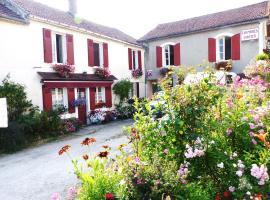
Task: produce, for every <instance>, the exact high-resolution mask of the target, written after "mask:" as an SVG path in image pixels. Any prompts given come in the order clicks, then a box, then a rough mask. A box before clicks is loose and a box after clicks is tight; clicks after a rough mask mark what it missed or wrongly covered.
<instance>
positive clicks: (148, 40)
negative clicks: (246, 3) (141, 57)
mask: <svg viewBox="0 0 270 200" xmlns="http://www.w3.org/2000/svg"><path fill="white" fill-rule="evenodd" d="M263 19H269V17H268V16H265V17H262V18H258V19H255V20H251V21H246V22H239V23H235V24H230V25H220V26H216V27H213V28H207V29H201V30H196V31H190V32H185V33H175V34H171V35H166V36H161V37H154V38H150V39H146V40H137V41H138V42H139V43H147V42H153V41H156V40H160V39H168V38H172V37H180V36H186V35H191V34H195V33H203V32H207V31H212V30H218V29H220V28H228V27H235V26H239V25H247V24H252V23H256V22H260V20H263Z"/></svg>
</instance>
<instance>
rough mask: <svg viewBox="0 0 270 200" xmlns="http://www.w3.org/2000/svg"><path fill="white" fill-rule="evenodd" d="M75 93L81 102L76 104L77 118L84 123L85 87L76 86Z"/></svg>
mask: <svg viewBox="0 0 270 200" xmlns="http://www.w3.org/2000/svg"><path fill="white" fill-rule="evenodd" d="M77 94H78V99H79V100H80V102H81V103H80V104H79V105H78V112H79V120H80V121H81V122H82V123H83V124H86V93H85V88H78V89H77Z"/></svg>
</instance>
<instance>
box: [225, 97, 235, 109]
mask: <svg viewBox="0 0 270 200" xmlns="http://www.w3.org/2000/svg"><path fill="white" fill-rule="evenodd" d="M226 103H227V106H228V107H229V108H232V107H233V101H232V99H227V101H226Z"/></svg>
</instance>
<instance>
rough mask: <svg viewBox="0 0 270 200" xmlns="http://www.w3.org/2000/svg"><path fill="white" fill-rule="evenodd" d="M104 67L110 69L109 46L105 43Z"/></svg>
mask: <svg viewBox="0 0 270 200" xmlns="http://www.w3.org/2000/svg"><path fill="white" fill-rule="evenodd" d="M103 65H104V67H105V68H108V67H109V54H108V44H107V43H103Z"/></svg>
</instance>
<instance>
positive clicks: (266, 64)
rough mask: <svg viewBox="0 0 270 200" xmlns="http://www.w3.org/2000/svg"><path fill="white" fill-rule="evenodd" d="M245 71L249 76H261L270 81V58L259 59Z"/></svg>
mask: <svg viewBox="0 0 270 200" xmlns="http://www.w3.org/2000/svg"><path fill="white" fill-rule="evenodd" d="M244 73H245V75H246V76H247V77H250V78H252V77H259V78H261V79H264V80H266V81H268V82H269V81H270V61H269V60H258V61H256V62H255V63H251V64H249V65H248V66H247V67H246V68H245V70H244Z"/></svg>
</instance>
